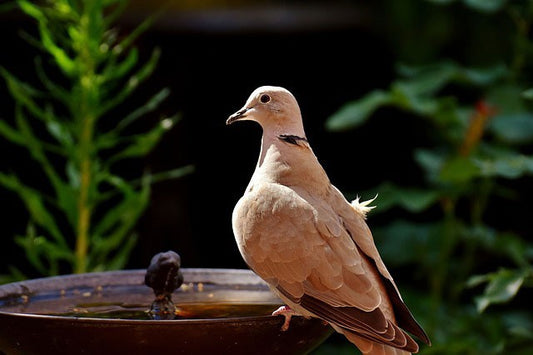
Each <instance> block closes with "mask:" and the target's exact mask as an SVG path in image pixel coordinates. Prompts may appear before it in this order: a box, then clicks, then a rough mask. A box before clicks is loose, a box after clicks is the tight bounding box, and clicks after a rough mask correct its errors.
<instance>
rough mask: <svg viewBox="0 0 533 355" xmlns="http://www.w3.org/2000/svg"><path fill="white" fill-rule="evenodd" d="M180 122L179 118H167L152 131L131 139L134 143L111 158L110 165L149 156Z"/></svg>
mask: <svg viewBox="0 0 533 355" xmlns="http://www.w3.org/2000/svg"><path fill="white" fill-rule="evenodd" d="M178 120H179V117H178V116H174V117H169V118H165V119H164V120H162V121H161V122H160V123H159V124H158V125H157V126H156V127H154V128H152V129H151V130H150V131H148V132H146V133H142V134H139V135H136V136H133V137H131V140H133V142H132V143H131V144H129V145H128V146H127V147H126V148H124V149H123V150H122V151H120V152H119V153H117V154H116V155H114V156H113V157H111V158H110V159H109V163H110V164H111V163H114V162H116V161H118V160H121V159H125V158H135V157H141V156H144V155H146V154H148V153H149V152H150V151H152V149H153V148H154V147H155V146H156V145H157V143H159V141H160V140H161V138H162V136H163V134H164V133H165V132H166V131H168V130H170V129H171V128H172V127H173V126H174V125H175V124H176V122H177V121H178Z"/></svg>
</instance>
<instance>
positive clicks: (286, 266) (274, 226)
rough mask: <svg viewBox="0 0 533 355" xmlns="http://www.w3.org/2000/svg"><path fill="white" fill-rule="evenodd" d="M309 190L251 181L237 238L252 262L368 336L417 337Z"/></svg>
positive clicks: (409, 344) (408, 345) (304, 301)
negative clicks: (385, 304) (386, 304)
mask: <svg viewBox="0 0 533 355" xmlns="http://www.w3.org/2000/svg"><path fill="white" fill-rule="evenodd" d="M312 198H313V197H312V195H311V194H307V195H306V194H305V193H302V192H299V193H296V192H295V190H294V189H291V188H288V187H285V186H282V185H279V184H263V185H261V186H258V187H255V188H254V190H253V191H252V192H251V193H249V196H248V197H247V199H248V203H247V204H246V206H243V207H244V208H242V211H245V212H242V213H243V215H242V216H241V217H244V218H243V219H242V227H241V228H242V229H241V233H242V235H245V236H246V235H250V236H253V239H252V238H251V239H249V240H247V239H246V238H244V239H243V241H242V244H241V245H240V247H241V249H242V251H243V254H245V255H246V256H245V260H246V261H247V263H248V264H249V266H250V267H251V268H252V269H253V270H254V271H255V272H256V273H257V274H258V275H259V276H261V277H262V278H263V279H265V280H267V281H268V282H269V283H270V284H271V285H272V286H273V287H275V288H276V289H277V290H278V291H279V292H280V293H281V294H283V295H284V296H285V297H286V298H287V299H289V300H291V301H292V302H294V303H297V304H299V305H300V306H302V307H303V308H305V309H306V310H308V311H309V312H310V313H312V314H314V315H315V316H317V317H319V318H322V319H324V320H326V321H328V322H330V323H332V324H334V325H337V326H339V327H341V328H343V329H346V330H348V331H352V332H355V333H357V334H359V335H360V336H362V337H364V338H367V339H369V340H373V341H377V342H381V343H384V344H387V345H391V346H395V347H401V348H404V349H405V350H409V351H416V350H417V349H418V345H417V344H416V343H415V342H414V341H413V340H412V339H411V338H410V337H409V335H407V334H405V333H404V332H403V331H402V330H401V329H400V328H398V327H397V326H396V325H395V324H394V321H393V319H394V318H393V317H394V316H393V315H392V318H391V315H390V314H387V315H386V314H384V312H383V311H382V309H380V306H381V304H382V301H383V297H387V296H386V295H385V294H384V292H386V291H385V290H384V289H383V286H382V284H381V283H380V280H379V277H378V276H377V275H378V274H379V273H378V271H377V270H376V268H375V264H373V263H371V262H369V261H368V258H367V256H366V255H364V254H363V253H362V252H361V249H360V248H359V247H358V245H357V244H356V242H355V241H354V239H352V237H351V236H350V234H349V233H348V231H347V230H346V228H345V226H344V224H343V221H342V219H341V217H340V216H339V215H338V214H337V213H335V211H334V210H333V209H332V208H331V206H329V205H328V204H326V203H324V202H323V201H313V200H312Z"/></svg>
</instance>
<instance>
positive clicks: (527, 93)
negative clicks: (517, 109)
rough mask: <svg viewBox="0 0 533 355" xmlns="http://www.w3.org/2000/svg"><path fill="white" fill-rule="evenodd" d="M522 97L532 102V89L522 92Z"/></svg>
mask: <svg viewBox="0 0 533 355" xmlns="http://www.w3.org/2000/svg"><path fill="white" fill-rule="evenodd" d="M522 97H523V98H524V99H526V100H533V88H530V89H527V90H525V91H523V92H522Z"/></svg>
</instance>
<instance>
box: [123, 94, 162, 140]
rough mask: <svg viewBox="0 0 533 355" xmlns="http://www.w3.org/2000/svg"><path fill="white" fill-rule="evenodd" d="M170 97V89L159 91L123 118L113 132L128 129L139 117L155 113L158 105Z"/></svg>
mask: <svg viewBox="0 0 533 355" xmlns="http://www.w3.org/2000/svg"><path fill="white" fill-rule="evenodd" d="M169 95H170V89H168V88H164V89H162V90H161V91H159V92H158V93H157V94H155V95H154V96H152V97H151V98H150V99H149V100H148V101H147V102H146V103H145V104H144V105H142V106H141V107H139V108H138V109H136V110H135V111H133V112H131V113H130V114H129V115H127V116H126V117H124V118H123V119H122V120H120V122H119V123H118V124H117V127H116V129H115V130H113V131H114V132H117V131H121V130H123V129H124V128H126V127H128V126H129V125H130V124H132V123H133V122H135V120H137V119H138V118H139V117H142V116H143V115H145V114H147V113H149V112H152V111H155V110H156V109H157V108H158V107H159V105H160V104H161V103H162V102H163V101H164V100H165V99H166V98H167V97H168V96H169Z"/></svg>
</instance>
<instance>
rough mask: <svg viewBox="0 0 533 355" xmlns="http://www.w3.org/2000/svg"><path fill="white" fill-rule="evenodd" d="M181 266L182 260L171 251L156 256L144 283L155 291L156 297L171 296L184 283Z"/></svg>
mask: <svg viewBox="0 0 533 355" xmlns="http://www.w3.org/2000/svg"><path fill="white" fill-rule="evenodd" d="M180 266H181V258H180V256H179V255H178V254H177V253H175V252H173V251H171V250H169V251H167V252H165V253H159V254H156V255H155V256H154V257H153V258H152V260H151V261H150V266H148V269H147V270H146V275H145V276H144V283H145V284H146V286H148V287H151V288H152V289H153V290H154V293H155V295H156V297H157V296H161V295H170V294H172V292H174V290H176V289H177V288H178V287H180V286H181V284H182V283H183V275H182V274H181V271H180Z"/></svg>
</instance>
